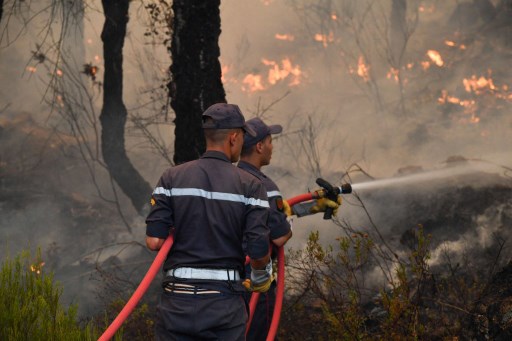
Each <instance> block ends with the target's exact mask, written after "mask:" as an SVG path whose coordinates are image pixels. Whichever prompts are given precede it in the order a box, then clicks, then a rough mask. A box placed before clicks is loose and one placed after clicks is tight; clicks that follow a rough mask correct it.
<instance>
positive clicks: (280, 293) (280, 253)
mask: <svg viewBox="0 0 512 341" xmlns="http://www.w3.org/2000/svg"><path fill="white" fill-rule="evenodd" d="M315 195H316V193H314V192H313V193H304V194H300V195H297V196H296V197H293V198H290V199H288V200H287V202H288V204H289V205H290V207H291V206H293V205H295V204H298V203H299V202H303V201H308V200H311V199H313V198H314V197H315ZM259 298H260V294H259V293H258V292H253V293H252V295H251V301H250V303H249V320H248V321H247V327H246V329H245V334H246V335H247V332H248V331H249V328H250V327H251V321H252V318H253V316H254V311H255V310H256V305H257V304H258V300H259ZM283 298H284V249H283V247H282V246H281V247H279V248H278V249H277V292H276V303H275V305H274V314H273V315H272V323H271V324H270V329H269V331H268V335H267V341H273V340H274V338H275V337H276V334H277V328H278V327H279V320H280V318H281V309H282V308H283Z"/></svg>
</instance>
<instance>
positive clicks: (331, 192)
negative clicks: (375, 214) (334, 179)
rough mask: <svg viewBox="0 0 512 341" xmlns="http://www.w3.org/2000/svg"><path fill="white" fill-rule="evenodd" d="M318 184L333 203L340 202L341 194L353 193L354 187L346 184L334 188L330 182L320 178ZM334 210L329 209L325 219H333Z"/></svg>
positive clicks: (317, 180)
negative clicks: (339, 196)
mask: <svg viewBox="0 0 512 341" xmlns="http://www.w3.org/2000/svg"><path fill="white" fill-rule="evenodd" d="M316 183H317V185H318V186H320V187H322V188H323V189H324V191H325V195H324V196H325V197H326V198H327V199H329V200H332V201H335V202H336V201H337V200H338V195H339V194H348V193H352V186H351V185H350V184H349V183H345V184H343V185H341V187H334V186H333V185H331V184H330V183H329V182H328V181H326V180H324V179H322V178H318V179H316ZM332 213H333V209H332V208H330V207H329V208H327V209H326V211H325V213H324V219H331V218H332Z"/></svg>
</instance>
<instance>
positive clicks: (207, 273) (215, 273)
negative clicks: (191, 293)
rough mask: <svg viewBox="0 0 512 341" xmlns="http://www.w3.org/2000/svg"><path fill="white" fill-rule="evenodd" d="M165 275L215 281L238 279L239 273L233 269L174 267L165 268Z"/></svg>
mask: <svg viewBox="0 0 512 341" xmlns="http://www.w3.org/2000/svg"><path fill="white" fill-rule="evenodd" d="M166 274H167V276H171V277H177V278H184V279H206V280H216V281H239V280H240V274H239V273H238V271H237V270H233V269H200V268H176V269H171V270H167V273H166Z"/></svg>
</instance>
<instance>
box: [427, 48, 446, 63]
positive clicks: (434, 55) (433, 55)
mask: <svg viewBox="0 0 512 341" xmlns="http://www.w3.org/2000/svg"><path fill="white" fill-rule="evenodd" d="M427 56H428V57H429V58H430V59H431V60H432V62H434V64H436V65H437V66H439V67H441V66H443V65H444V61H443V58H441V54H440V53H439V52H437V51H436V50H428V51H427Z"/></svg>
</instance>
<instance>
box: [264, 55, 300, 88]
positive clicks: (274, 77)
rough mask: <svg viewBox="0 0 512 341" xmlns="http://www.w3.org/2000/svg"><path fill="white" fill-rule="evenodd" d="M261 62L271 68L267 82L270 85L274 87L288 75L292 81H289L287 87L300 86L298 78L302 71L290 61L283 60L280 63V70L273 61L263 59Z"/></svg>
mask: <svg viewBox="0 0 512 341" xmlns="http://www.w3.org/2000/svg"><path fill="white" fill-rule="evenodd" d="M262 62H263V64H265V65H267V66H271V69H270V70H268V82H269V83H270V84H272V85H274V84H276V83H277V82H278V81H279V80H283V79H285V78H287V77H288V76H290V75H291V76H292V80H291V81H290V83H289V85H298V84H300V76H301V74H302V71H301V70H300V67H299V66H298V65H297V66H293V65H292V62H291V61H290V59H288V58H285V59H283V60H282V61H281V66H282V68H280V67H279V65H278V64H277V63H276V62H275V61H273V60H268V59H263V60H262Z"/></svg>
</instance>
